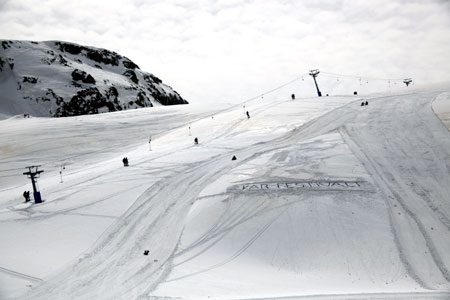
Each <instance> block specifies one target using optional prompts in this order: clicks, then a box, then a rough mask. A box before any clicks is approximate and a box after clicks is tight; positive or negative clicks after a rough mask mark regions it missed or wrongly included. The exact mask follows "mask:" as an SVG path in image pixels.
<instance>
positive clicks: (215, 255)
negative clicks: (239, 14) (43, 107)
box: [0, 92, 450, 299]
mask: <svg viewBox="0 0 450 300" xmlns="http://www.w3.org/2000/svg"><path fill="white" fill-rule="evenodd" d="M438 95H441V96H442V95H443V94H440V93H437V92H422V93H418V92H417V93H412V94H407V95H395V96H392V95H391V96H381V97H377V98H371V99H368V100H369V102H370V105H368V106H364V107H361V106H360V102H361V98H357V97H322V98H311V99H308V98H305V99H297V100H295V101H292V100H291V99H284V98H282V97H278V98H276V97H275V96H274V97H273V98H269V97H265V98H264V99H263V100H260V101H255V102H253V103H251V104H247V105H246V109H247V110H248V111H249V112H250V114H251V119H247V116H246V115H245V114H244V113H243V112H242V109H241V108H236V109H232V110H224V111H222V113H217V114H215V115H214V118H211V117H210V116H208V117H206V118H198V119H197V121H193V122H191V125H190V126H191V128H190V129H191V130H192V135H191V136H190V135H189V133H190V132H189V131H188V128H187V126H181V127H179V128H174V129H171V130H168V131H167V132H164V133H161V134H160V135H158V136H157V137H154V138H152V151H148V145H147V144H146V143H147V138H148V137H147V138H145V139H142V144H140V145H138V146H136V147H135V148H134V149H131V148H130V147H128V148H127V150H123V151H124V152H122V153H117V155H116V157H114V156H113V155H110V156H109V157H108V160H105V161H100V162H98V163H94V164H90V165H89V166H87V165H86V166H83V165H82V164H79V166H78V169H77V170H76V171H74V173H73V174H72V175H71V176H68V177H67V179H66V181H67V182H65V183H64V184H59V181H57V180H59V178H58V175H59V174H57V173H56V172H55V173H54V174H53V175H52V174H51V172H50V174H49V175H48V176H49V177H48V178H47V179H46V181H42V183H41V191H42V192H43V194H44V195H46V199H47V202H45V203H44V205H41V206H36V207H34V206H27V207H22V208H20V207H18V206H17V205H14V204H11V203H13V200H14V199H15V198H14V197H16V196H15V195H14V194H13V192H14V193H15V192H18V191H20V190H21V189H22V186H20V187H17V188H16V190H14V189H8V187H2V191H1V193H2V195H5V197H9V198H8V201H7V203H9V204H8V206H7V207H5V206H3V207H5V208H4V209H3V210H2V211H1V215H0V216H1V220H0V221H1V222H2V226H1V228H2V229H0V237H1V239H2V242H4V244H5V245H8V246H7V247H6V249H3V250H1V251H2V253H1V254H2V255H0V267H3V268H6V269H8V270H12V271H15V272H19V273H20V274H24V275H25V276H22V277H21V278H18V277H17V278H16V277H14V276H12V275H11V276H10V275H8V276H6V275H4V278H5V279H3V282H8V283H11V286H16V287H17V288H16V289H15V290H13V289H11V290H9V291H8V293H9V294H7V295H11V297H10V298H13V296H14V295H16V296H17V297H19V298H20V299H93V298H95V299H158V298H164V299H171V298H178V299H180V298H181V299H263V298H264V299H386V298H388V299H448V298H450V293H449V292H448V290H449V289H450V277H449V270H450V253H449V252H448V249H450V226H449V225H450V222H449V218H450V201H449V196H448V195H450V190H449V189H450V186H449V185H448V182H450V175H449V169H450V161H449V157H450V155H449V154H450V153H449V152H450V135H449V132H448V130H447V128H446V127H445V126H444V125H443V123H442V122H441V121H440V120H439V119H438V118H437V117H436V115H435V114H434V112H433V111H432V109H431V103H432V101H433V99H434V98H435V97H436V96H438ZM286 98H287V97H286ZM194 110H195V109H193V111H191V112H190V113H191V114H192V115H196V116H201V113H200V112H194ZM120 114H122V113H118V115H120ZM128 114H130V113H128ZM133 114H140V112H133ZM109 115H110V114H109ZM107 116H108V114H105V116H96V117H97V118H98V119H96V122H99V123H100V124H101V123H102V122H105V121H106V118H107ZM160 116H161V115H160ZM102 118H105V119H102ZM147 118H150V119H151V118H152V116H151V115H150V114H149V115H146V118H142V119H143V120H144V119H145V120H146V121H145V122H148V121H147V120H148V119H147ZM81 120H84V119H83V118H81ZM130 120H131V119H130ZM39 121H40V120H38V121H37V122H39ZM127 121H128V120H127V119H126V118H125V117H124V118H123V119H122V120H121V122H124V123H126V122H127ZM2 122H4V124H8V123H7V122H26V120H11V119H10V120H6V121H2ZM42 122H48V120H42ZM55 122H56V121H55ZM58 122H64V121H58ZM66 122H72V121H71V120H67V121H66ZM108 122H110V120H108ZM143 122H144V121H143ZM80 123H81V122H80ZM20 124H22V126H25V127H26V125H24V124H25V123H20ZM62 125H64V124H62ZM115 125H116V126H118V127H120V124H115ZM81 126H82V125H81ZM123 126H124V127H126V126H127V125H126V124H124V125H123ZM134 126H139V124H134ZM147 126H148V125H147ZM153 126H157V125H153ZM61 128H64V126H61ZM146 129H147V130H149V131H150V130H151V126H150V127H146ZM61 130H63V129H61ZM119 132H121V133H120V134H118V135H117V136H116V139H117V142H119V143H120V140H123V141H126V140H127V139H129V136H127V133H126V132H125V131H123V132H122V131H119ZM195 136H198V137H199V144H198V145H194V143H193V137H195ZM79 138H80V142H82V141H83V138H82V137H79ZM10 143H13V142H10ZM104 146H106V144H105V145H99V147H100V148H102V147H104ZM116 151H117V152H119V151H120V149H116ZM37 155H39V154H37ZM233 155H235V156H236V157H237V158H238V159H237V160H234V161H231V160H230V157H232V156H233ZM124 156H126V157H128V158H129V160H130V167H129V168H123V167H121V158H122V157H124ZM36 158H39V157H36ZM80 159H83V157H81V158H80ZM86 159H88V158H86ZM90 162H91V160H90ZM0 163H2V167H3V166H5V168H6V167H8V163H7V162H5V161H0ZM112 170H115V171H114V172H111V171H112ZM52 176H53V177H52ZM52 178H54V180H52ZM355 182H358V183H362V184H361V187H362V188H354V187H353V185H354V183H355ZM254 183H256V184H259V186H260V187H261V185H262V184H266V185H267V187H273V188H270V189H269V188H267V189H266V188H259V189H254V190H252V191H246V190H245V189H243V187H244V186H246V185H247V186H248V184H254ZM280 183H281V184H282V183H287V185H285V186H284V187H285V188H284V187H283V186H281V187H282V188H279V187H280V186H279V184H280ZM289 183H291V185H289ZM305 183H306V184H307V185H306V186H305ZM319 183H320V184H319ZM325 183H326V184H325ZM333 183H334V184H333ZM336 183H339V184H338V185H337V186H336ZM345 183H347V186H346V185H345ZM348 183H350V188H347V187H348ZM308 184H311V185H314V184H316V185H317V188H308ZM300 185H301V186H300ZM67 187H70V189H71V190H73V191H74V192H76V193H77V194H78V196H77V197H75V196H73V195H71V194H70V193H66V192H64V188H67ZM264 187H266V186H264ZM131 188H132V189H131ZM105 195H106V196H105ZM108 195H109V196H108ZM75 218H76V219H75ZM74 220H77V221H78V223H77V224H76V227H77V228H80V227H81V228H83V232H85V233H84V234H83V233H79V232H77V233H76V234H74V238H76V239H77V241H76V242H78V243H79V244H80V245H81V246H79V247H78V248H76V249H77V250H76V251H75V250H73V251H72V252H71V253H70V255H66V257H64V258H61V259H52V257H54V256H55V255H57V251H58V249H61V248H58V247H62V246H58V245H56V249H52V248H50V247H48V246H46V245H45V244H41V243H38V242H36V241H34V242H33V244H32V245H30V244H27V243H31V242H30V241H28V242H27V241H26V240H25V241H24V240H22V241H20V243H19V242H18V241H17V237H26V236H27V235H26V234H28V233H26V232H29V231H30V230H31V231H33V230H35V232H34V234H35V235H37V236H38V237H42V238H43V239H45V238H47V239H48V238H49V237H58V236H60V234H63V235H64V234H65V233H71V232H75V231H74V227H75V225H73V224H72V222H73V221H74ZM88 220H90V221H88ZM44 222H45V227H44V226H43V223H44ZM28 224H31V225H34V226H28ZM13 228H14V229H13ZM34 228H38V229H39V230H36V229H34ZM94 228H95V234H92V236H91V237H90V238H87V236H89V234H88V232H89V231H90V230H91V229H92V230H94ZM42 229H45V230H46V232H45V233H43V232H42V231H41V230H42ZM8 230H13V231H14V232H15V237H12V236H11V235H8ZM56 232H58V234H56ZM97 238H98V239H97ZM15 245H20V247H19V246H15ZM83 245H84V246H83ZM31 246H33V247H34V248H35V249H37V250H38V253H39V254H40V256H41V258H42V259H43V260H44V261H46V262H50V263H51V262H52V260H53V261H54V264H55V266H54V268H53V269H51V270H49V269H48V268H47V269H46V268H45V267H44V266H43V265H39V264H37V263H33V266H34V267H30V266H23V265H22V264H20V263H18V260H17V261H16V262H14V261H13V262H11V260H9V262H6V258H5V256H6V257H8V256H9V257H12V256H13V254H12V253H11V251H13V250H14V251H19V250H18V249H22V247H23V248H24V249H29V247H31ZM147 249H148V250H149V253H148V255H142V253H143V252H144V250H147ZM21 254H22V256H21V257H22V259H25V260H29V261H32V260H33V259H35V257H32V256H27V254H26V251H25V250H22V252H21ZM26 275H27V276H32V277H33V278H42V279H43V282H36V281H34V282H32V284H31V285H33V287H32V288H29V287H28V288H27V287H26V285H25V283H22V282H23V281H24V280H26V279H24V278H25V277H26ZM0 278H3V277H1V276H0ZM30 282H31V281H30ZM34 286H35V287H34ZM27 289H28V291H27ZM8 297H9V296H8Z"/></svg>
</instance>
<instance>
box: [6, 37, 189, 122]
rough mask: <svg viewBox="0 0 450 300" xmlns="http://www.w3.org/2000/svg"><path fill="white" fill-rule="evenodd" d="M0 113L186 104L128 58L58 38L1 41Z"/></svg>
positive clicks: (61, 112)
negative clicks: (53, 39) (55, 39)
mask: <svg viewBox="0 0 450 300" xmlns="http://www.w3.org/2000/svg"><path fill="white" fill-rule="evenodd" d="M0 90H1V91H2V92H1V94H0V115H2V114H3V115H5V116H8V115H15V114H22V113H23V114H31V115H33V116H39V117H65V116H75V115H83V114H96V113H102V112H112V111H120V110H126V109H133V108H141V107H152V106H154V105H174V104H187V103H188V102H187V101H186V100H184V99H183V98H182V97H181V96H180V95H179V94H178V93H177V92H176V91H175V90H173V89H172V88H171V87H169V86H168V85H166V84H164V83H163V82H162V81H161V79H159V78H158V77H156V76H155V75H153V74H151V73H147V72H144V71H142V70H141V69H140V68H139V66H138V65H137V64H135V63H134V62H132V61H131V60H130V59H128V58H127V57H124V56H121V55H119V54H117V53H115V52H113V51H109V50H106V49H100V48H94V47H87V46H82V45H78V44H75V43H68V42H62V41H45V42H33V41H6V40H2V41H1V47H0Z"/></svg>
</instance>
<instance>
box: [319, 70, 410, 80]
mask: <svg viewBox="0 0 450 300" xmlns="http://www.w3.org/2000/svg"><path fill="white" fill-rule="evenodd" d="M321 74H324V75H325V76H327V75H331V76H334V77H349V78H356V79H360V80H362V79H365V80H366V79H369V80H384V81H401V80H403V79H404V78H401V79H400V78H375V77H367V76H358V75H346V74H337V73H332V72H326V71H321Z"/></svg>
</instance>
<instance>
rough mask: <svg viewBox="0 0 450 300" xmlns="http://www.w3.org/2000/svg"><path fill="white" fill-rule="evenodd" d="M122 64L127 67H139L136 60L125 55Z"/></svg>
mask: <svg viewBox="0 0 450 300" xmlns="http://www.w3.org/2000/svg"><path fill="white" fill-rule="evenodd" d="M122 64H123V66H124V67H125V68H127V69H133V70H134V69H139V67H138V65H136V64H135V63H134V62H132V61H131V60H129V59H128V58H126V57H124V60H123V61H122Z"/></svg>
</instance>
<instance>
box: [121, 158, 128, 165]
mask: <svg viewBox="0 0 450 300" xmlns="http://www.w3.org/2000/svg"><path fill="white" fill-rule="evenodd" d="M122 162H123V166H124V167H128V157H124V158H123V159H122Z"/></svg>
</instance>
